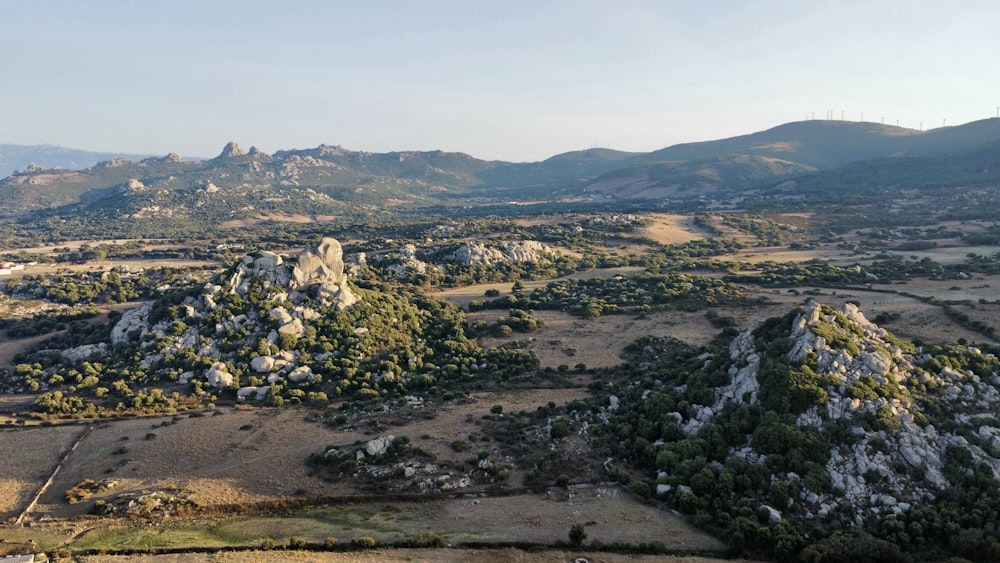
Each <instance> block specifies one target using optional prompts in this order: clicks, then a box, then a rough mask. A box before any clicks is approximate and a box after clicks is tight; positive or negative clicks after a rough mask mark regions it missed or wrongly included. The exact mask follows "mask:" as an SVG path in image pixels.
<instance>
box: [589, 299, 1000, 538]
mask: <svg viewBox="0 0 1000 563" xmlns="http://www.w3.org/2000/svg"><path fill="white" fill-rule="evenodd" d="M633 351H634V353H635V362H634V364H631V369H632V370H634V371H633V373H634V378H632V379H628V380H627V381H625V382H622V383H620V384H614V385H612V386H611V387H610V389H609V391H608V393H607V396H606V397H605V398H604V399H603V401H604V406H603V407H602V415H601V416H602V417H603V420H604V421H605V423H606V424H607V427H608V428H609V429H612V430H611V433H612V435H614V436H615V437H616V439H618V440H622V441H623V444H624V445H622V446H621V448H620V449H619V451H620V452H621V453H622V455H624V456H626V457H632V458H633V459H634V460H636V461H638V462H639V463H640V465H643V464H648V465H650V466H652V468H653V469H655V473H656V476H657V477H656V480H655V481H654V483H653V484H652V485H651V486H652V487H653V490H652V492H653V494H656V495H658V496H660V497H662V498H664V499H666V500H668V501H670V502H672V503H674V504H675V505H676V506H677V507H678V508H680V509H682V510H684V511H688V512H692V513H694V512H699V511H708V512H716V516H715V517H714V518H717V519H719V520H717V521H719V522H730V523H731V522H733V518H739V517H740V515H741V514H744V513H742V512H741V511H740V510H741V509H740V508H739V507H740V506H749V507H750V508H751V509H752V510H753V511H752V512H751V513H750V514H756V515H757V516H758V517H759V518H760V519H761V521H763V522H764V525H765V527H764V528H762V529H761V530H762V531H761V532H760V533H762V534H765V535H767V537H768V538H771V539H773V534H776V533H777V531H775V530H770V529H767V526H774V525H776V524H777V523H780V522H788V523H791V524H792V528H783V529H784V530H786V531H787V530H791V529H794V530H795V531H796V533H797V534H799V535H798V536H796V537H798V538H799V539H797V540H795V541H799V542H804V541H805V540H803V539H802V538H804V537H808V536H809V535H810V534H813V535H819V536H820V537H822V535H825V534H829V533H830V532H831V531H835V530H837V529H840V528H851V527H866V528H868V529H872V530H877V531H879V532H880V533H881V532H882V530H883V529H884V528H885V527H886V526H890V527H891V525H892V524H890V523H889V522H892V521H897V520H898V521H904V522H906V521H919V522H921V524H920V526H924V525H926V524H925V522H924V521H925V520H926V519H928V518H930V516H929V514H930V513H929V512H928V511H927V510H928V507H931V506H933V507H938V506H950V504H949V503H954V502H955V499H961V498H966V499H968V500H967V502H970V503H972V502H974V500H973V499H975V495H973V496H971V497H969V496H967V495H968V494H969V493H968V492H967V491H969V489H970V487H973V488H979V487H981V486H982V484H983V483H1000V481H998V479H1000V417H998V414H1000V412H998V408H997V404H998V400H1000V391H998V390H1000V373H998V372H1000V360H998V358H997V356H995V355H994V354H992V353H987V352H984V351H983V350H980V349H979V348H976V347H970V346H958V345H954V346H945V347H934V348H931V347H917V346H914V345H913V344H911V343H908V342H905V341H903V340H902V339H900V338H898V337H896V336H895V335H893V334H892V333H890V332H888V331H886V330H885V329H884V328H881V327H879V326H877V325H876V324H874V323H872V322H871V321H869V320H868V319H867V318H865V316H864V314H863V313H862V312H861V311H860V310H859V309H858V308H857V307H856V306H854V305H851V304H848V305H846V306H845V308H844V309H843V310H840V311H837V310H834V309H833V308H831V307H829V306H827V305H823V304H820V303H818V302H816V301H813V300H810V301H808V302H806V303H805V304H804V305H803V306H802V307H801V308H799V309H797V310H795V311H793V312H791V313H789V314H788V315H786V316H784V317H782V318H774V319H768V320H766V321H762V322H760V323H758V324H757V325H755V326H753V327H751V328H749V329H747V330H745V331H743V332H740V333H738V334H735V335H733V336H732V337H731V338H730V339H728V340H719V341H717V342H716V344H715V345H713V346H710V347H709V348H708V349H693V348H689V347H686V346H684V345H683V344H680V343H678V342H676V341H671V340H669V339H666V340H664V339H654V338H648V339H644V340H642V341H640V342H639V343H638V344H637V345H635V346H633ZM651 423H652V424H654V426H652V427H650V426H649V424H651ZM630 429H632V430H631V431H630ZM636 430H638V431H636ZM636 456H638V457H636ZM643 460H645V461H643ZM721 483H728V484H727V485H725V486H722V485H721ZM986 490H995V489H989V488H988V489H986ZM720 507H722V508H720ZM918 509H919V510H918ZM934 510H938V508H935V509H934ZM949 510H952V508H949ZM744 515H745V514H744ZM887 519H891V520H887ZM980 520H981V518H980ZM746 525H747V526H749V527H750V528H753V527H756V526H758V525H759V524H757V523H756V519H753V520H752V521H751V522H748V523H746ZM975 525H983V524H982V523H977V524H975ZM973 526H974V525H970V526H969V527H973ZM720 531H722V532H723V533H726V534H728V533H735V532H734V530H732V529H729V530H725V529H724V530H720ZM744 532H745V530H744ZM741 533H743V532H741ZM789 533H791V532H789ZM761 537H763V536H761ZM730 539H732V538H730ZM771 539H768V542H769V541H771ZM758 540H759V538H758ZM758 540H754V541H758ZM740 541H749V540H747V539H746V537H744V538H743V539H742V540H740ZM759 541H761V542H762V543H767V542H764V541H763V540H759ZM789 541H791V540H789ZM799 545H801V544H799ZM767 547H768V549H773V548H774V546H773V545H769V546H767Z"/></svg>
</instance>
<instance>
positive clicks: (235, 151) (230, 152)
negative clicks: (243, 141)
mask: <svg viewBox="0 0 1000 563" xmlns="http://www.w3.org/2000/svg"><path fill="white" fill-rule="evenodd" d="M245 154H246V151H244V150H243V148H242V147H240V145H239V144H238V143H237V142H236V141H229V142H228V143H226V146H225V147H224V148H223V149H222V153H221V154H219V158H232V157H234V156H243V155H245Z"/></svg>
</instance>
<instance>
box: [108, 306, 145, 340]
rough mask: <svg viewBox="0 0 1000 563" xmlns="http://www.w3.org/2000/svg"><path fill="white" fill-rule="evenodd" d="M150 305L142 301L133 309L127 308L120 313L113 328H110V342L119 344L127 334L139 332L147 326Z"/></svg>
mask: <svg viewBox="0 0 1000 563" xmlns="http://www.w3.org/2000/svg"><path fill="white" fill-rule="evenodd" d="M149 309H150V305H149V304H148V303H144V304H142V305H139V306H138V307H136V308H135V309H129V310H128V311H125V313H123V314H122V316H121V318H120V319H118V322H117V323H115V326H114V328H112V329H111V343H112V344H120V343H122V342H124V341H125V339H126V338H128V335H129V334H132V333H136V332H138V333H141V332H142V331H143V330H145V329H146V328H148V326H149V323H148V320H149Z"/></svg>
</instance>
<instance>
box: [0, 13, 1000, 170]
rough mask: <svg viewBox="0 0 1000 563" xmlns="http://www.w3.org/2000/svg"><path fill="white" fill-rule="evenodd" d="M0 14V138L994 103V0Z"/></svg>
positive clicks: (210, 135) (759, 118)
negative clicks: (0, 71)
mask: <svg viewBox="0 0 1000 563" xmlns="http://www.w3.org/2000/svg"><path fill="white" fill-rule="evenodd" d="M0 21H2V22H3V25H2V33H0V70H2V72H3V78H2V80H0V143H16V144H42V143H50V144H58V145H65V146H71V147H74V148H83V149H90V150H102V151H122V152H133V153H151V154H165V153H167V152H177V153H181V154H184V155H189V156H214V155H215V154H217V153H218V152H219V151H220V150H221V149H222V146H223V145H224V144H225V143H226V142H227V141H229V140H235V141H237V142H239V143H240V144H242V145H243V146H244V148H247V147H249V146H250V145H256V146H258V147H259V148H260V149H262V150H265V151H267V152H273V151H274V150H278V149H290V148H307V147H312V146H316V145H318V144H320V143H327V144H339V145H343V146H344V147H346V148H349V149H355V150H367V151H374V152H384V151H391V150H431V149H442V150H446V151H462V152H466V153H469V154H472V155H473V156H476V157H479V158H484V159H503V160H515V161H520V160H541V159H544V158H547V157H549V156H552V155H554V154H557V153H561V152H566V151H571V150H578V149H584V148H588V147H592V146H602V147H611V148H614V149H619V150H629V151H649V150H654V149H658V148H662V147H665V146H668V145H672V144H675V143H679V142H688V141H697V140H708V139H716V138H722V137H728V136H734V135H739V134H743V133H750V132H753V131H760V130H763V129H768V128H770V127H773V126H775V125H778V124H780V123H785V122H789V121H799V120H802V119H805V118H806V117H807V116H812V115H813V114H815V117H816V118H824V117H826V115H827V112H828V111H829V110H833V115H834V117H835V118H836V119H840V116H841V112H842V111H843V112H844V115H845V118H846V119H849V120H858V119H859V118H860V117H861V114H862V113H864V119H865V120H866V121H876V122H877V121H879V120H880V119H882V118H883V117H884V119H885V122H886V123H887V124H895V123H896V121H897V120H899V124H900V125H902V126H906V127H913V128H917V127H918V126H919V124H920V123H921V122H923V127H924V128H925V129H928V128H931V127H940V126H941V124H942V120H943V119H946V120H947V123H948V125H957V124H960V123H965V122H968V121H973V120H977V119H983V118H986V117H993V116H994V115H995V113H996V108H997V106H998V105H1000V31H998V30H1000V2H997V1H996V0H982V1H978V0H954V1H941V0H936V1H930V2H924V1H917V0H900V1H895V0H893V1H879V0H868V1H857V2H855V1H837V0H822V1H808V2H807V1H801V0H784V1H764V0H754V1H749V0H747V1H740V2H737V1H723V0H685V1H667V0H650V1H639V0H636V1H628V0H625V1H622V0H618V1H589V0H566V1H544V0H528V1H520V0H517V1H511V0H503V1H500V0H494V1H490V2H479V1H471V0H462V1H435V0H403V1H384V0H378V1H371V2H365V1H360V0H351V1H333V0H317V1H291V0H289V1H277V0H272V1H255V0H241V1H239V2H236V1H211V0H196V1H188V0H170V1H167V0H163V1H151V0H150V1H147V0H135V1H124V0H101V1H94V2H83V1H78V0H72V1H69V0H67V1H56V0H37V1H12V0H8V1H5V2H3V3H2V4H0Z"/></svg>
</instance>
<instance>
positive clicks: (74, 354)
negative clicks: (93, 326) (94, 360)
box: [60, 342, 108, 362]
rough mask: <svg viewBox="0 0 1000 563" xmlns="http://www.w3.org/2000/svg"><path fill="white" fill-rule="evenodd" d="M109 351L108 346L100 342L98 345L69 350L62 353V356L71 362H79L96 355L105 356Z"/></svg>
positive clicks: (86, 345)
mask: <svg viewBox="0 0 1000 563" xmlns="http://www.w3.org/2000/svg"><path fill="white" fill-rule="evenodd" d="M107 351H108V345H107V344H105V343H103V342H100V343H98V344H84V345H82V346H77V347H76V348H68V349H66V350H63V351H62V352H60V355H62V357H64V358H66V359H67V360H69V361H71V362H78V361H80V360H86V359H87V358H90V357H91V356H93V355H95V354H105V353H107Z"/></svg>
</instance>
